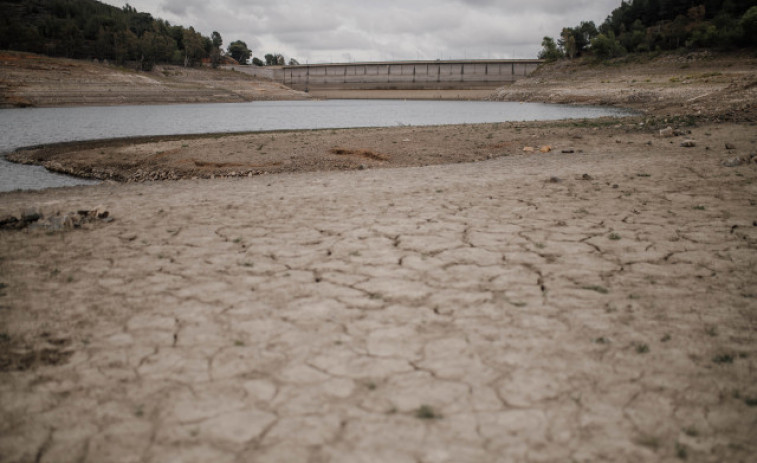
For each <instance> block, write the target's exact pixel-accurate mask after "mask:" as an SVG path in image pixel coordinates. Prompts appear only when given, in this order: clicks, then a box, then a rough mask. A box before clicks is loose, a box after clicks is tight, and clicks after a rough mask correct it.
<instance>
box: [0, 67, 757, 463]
mask: <svg viewBox="0 0 757 463" xmlns="http://www.w3.org/2000/svg"><path fill="white" fill-rule="evenodd" d="M542 78H543V77H542ZM743 95H744V97H743V98H742V101H748V98H751V96H750V95H752V94H751V93H749V92H747V91H744V92H743ZM750 111H751V110H750V109H749V108H747V109H746V110H745V109H743V108H741V109H740V107H736V106H729V107H728V108H726V109H725V110H724V111H714V112H711V113H708V114H705V115H700V116H699V118H691V117H690V116H691V114H688V113H686V112H683V113H676V111H675V110H671V114H672V115H671V116H669V117H668V119H669V120H668V122H667V123H666V122H665V120H664V119H665V116H662V115H655V114H653V115H648V116H642V117H637V118H632V119H628V120H622V121H588V122H582V121H577V122H570V121H567V122H554V123H544V124H499V125H481V126H452V127H418V128H393V129H361V130H352V131H348V130H337V131H334V132H333V133H332V132H331V131H319V132H301V133H275V134H262V135H250V134H246V135H230V136H227V137H221V138H217V139H216V138H213V137H205V138H203V137H200V138H187V139H185V140H177V139H173V140H171V139H162V140H145V141H143V142H138V143H137V142H135V143H123V142H116V143H114V144H113V146H112V147H110V148H108V147H102V148H99V147H98V148H93V150H99V149H102V150H104V151H105V152H106V153H108V150H111V149H112V150H113V153H118V154H117V155H114V156H113V157H112V158H111V159H112V160H114V159H117V158H120V157H125V154H128V153H136V154H134V156H144V155H145V153H147V154H148V155H155V154H157V152H158V151H163V153H164V154H168V156H173V155H174V154H173V153H172V152H171V151H172V150H173V149H178V151H177V153H184V151H186V152H187V153H193V154H191V155H190V154H187V153H184V154H182V156H185V157H184V158H182V159H195V160H197V161H199V162H201V163H208V164H213V163H221V162H232V161H233V162H236V163H243V162H251V160H252V159H255V160H257V159H258V158H256V157H253V156H258V155H259V156H261V159H263V158H262V157H263V156H269V157H270V160H266V161H265V162H266V163H274V162H279V161H280V162H282V163H283V162H285V161H291V164H290V165H289V169H288V170H287V169H282V171H280V172H281V173H279V174H277V175H264V174H261V175H254V173H253V175H252V176H251V177H250V176H244V177H242V176H237V177H232V178H219V177H221V176H224V175H230V174H231V172H229V173H228V174H224V173H223V172H225V171H224V170H223V169H226V168H229V169H231V168H232V166H222V167H211V168H212V169H221V170H220V171H215V170H213V171H212V172H214V173H213V175H216V174H215V172H217V173H218V175H217V176H216V178H215V179H191V178H184V179H181V180H178V181H162V182H145V183H128V184H127V183H117V182H111V181H109V182H105V183H103V184H101V185H98V186H94V187H76V188H66V189H55V190H47V191H40V192H12V193H2V194H0V217H2V216H4V215H6V214H15V215H18V214H20V213H21V212H22V211H24V210H27V211H28V210H30V209H31V210H32V211H36V212H39V213H41V215H43V216H45V217H50V216H52V215H54V214H55V213H57V212H61V211H64V212H65V211H77V210H97V211H105V210H107V211H108V213H109V215H108V218H109V219H113V220H112V221H107V222H106V221H97V222H91V223H84V224H82V225H81V226H80V227H79V228H74V229H64V231H50V230H45V229H37V230H33V229H29V228H27V229H24V230H20V231H19V230H13V231H11V230H0V370H1V371H0V417H2V420H1V421H0V423H1V424H0V461H9V462H10V461H13V462H16V461H41V462H66V461H86V462H100V461H124V462H127V461H149V462H163V461H185V462H195V461H196V462H205V461H218V462H226V461H228V462H243V461H244V462H266V461H275V462H279V461H314V462H316V461H333V462H341V461H344V462H355V461H397V462H405V461H407V462H445V461H449V462H453V461H454V462H479V461H501V462H510V461H587V462H589V461H622V462H624V461H627V462H637V461H671V462H672V461H681V460H683V459H686V461H704V462H720V461H735V462H738V461H743V462H746V461H749V460H750V459H751V458H752V457H753V455H754V454H755V453H757V439H755V436H757V424H756V423H757V407H756V406H757V386H756V385H757V381H756V379H757V378H756V376H755V371H756V367H757V363H756V362H757V343H756V342H755V340H756V339H755V338H756V336H757V292H756V291H755V288H757V164H755V163H754V161H753V160H752V161H749V159H750V154H751V153H753V152H754V151H755V149H756V147H757V130H755V125H754V124H753V123H751V122H749V121H748V119H749V118H750V117H752V113H751V112H750ZM719 120H720V122H718V121H719ZM723 120H726V122H723ZM734 120H737V121H740V122H734ZM685 122H686V123H685ZM641 123H643V124H644V125H639V124H641ZM668 123H670V124H671V125H674V126H675V128H676V129H678V130H679V131H680V132H679V133H682V135H681V136H677V137H669V138H663V137H660V136H659V129H660V128H662V127H663V126H665V125H666V124H668ZM688 131H690V133H687V132H688ZM271 137H273V139H272V140H271ZM405 140H409V141H405ZM684 140H693V141H694V146H691V147H683V146H681V144H682V142H683V141H684ZM264 141H266V143H265V144H264V146H263V147H262V148H260V149H258V146H259V145H260V144H263V142H264ZM185 144H186V145H189V146H187V147H184V146H183V145H185ZM726 145H727V146H726ZM246 146H250V148H243V147H246ZM526 146H528V147H533V148H534V151H533V152H530V151H528V152H524V151H523V148H524V147H526ZM544 146H551V148H552V149H551V151H549V152H547V153H541V152H539V149H540V148H541V147H544ZM189 148H192V149H191V150H189ZM232 148H233V149H232ZM424 149H425V151H424ZM240 150H241V151H242V153H238V151H240ZM248 150H249V151H248ZM300 150H303V151H300ZM307 150H312V151H307ZM85 151H86V150H85ZM263 151H265V153H266V154H265V155H264V154H263V153H262V152H263ZM545 151H546V150H545ZM563 151H573V152H572V153H570V152H566V153H563ZM70 153H71V154H70V156H71V157H72V158H73V157H75V156H78V155H79V154H76V153H75V152H70ZM140 153H141V154H140ZM258 153H259V154H258ZM308 153H310V154H308ZM313 153H318V156H314V155H313ZM230 156H237V157H231V158H230ZM418 156H420V157H421V158H422V161H421V162H418V161H417V160H415V158H416V157H418ZM437 156H438V157H439V158H441V159H442V161H439V162H444V163H445V164H443V165H442V164H438V163H437V162H434V161H433V160H434V158H435V157H437ZM487 157H488V158H489V159H487ZM177 159H179V158H177ZM265 159H268V158H265ZM473 160H477V161H478V162H469V161H473ZM740 160H741V161H740ZM58 161H59V162H61V163H62V164H63V163H64V160H60V159H58ZM724 161H726V164H728V165H735V167H726V166H725V165H723V162H724ZM77 162H78V161H77ZM256 162H257V161H256ZM420 164H424V165H425V164H438V165H426V166H424V167H407V166H418V165H420ZM72 165H73V164H72ZM361 165H362V166H363V169H360V166H361ZM381 166H383V167H386V168H382V169H378V168H374V167H381ZM83 167H84V165H83V164H82V168H83ZM102 167H103V168H105V167H107V164H103V165H102ZM274 167H275V166H274ZM174 168H175V167H174ZM233 169H235V170H240V169H241V166H234V167H233ZM256 169H258V168H257V167H256ZM259 169H262V170H263V171H265V172H269V173H273V172H279V171H277V170H275V169H274V168H273V167H268V166H266V167H264V168H259ZM339 169H348V170H341V171H340V170H339ZM294 170H298V172H293V171H294ZM147 171H148V172H151V171H150V170H147ZM247 175H249V173H248V174H247ZM188 176H189V174H188V175H187V176H186V177H188ZM192 176H201V175H199V174H198V173H192Z"/></svg>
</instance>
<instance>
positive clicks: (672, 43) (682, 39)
mask: <svg viewBox="0 0 757 463" xmlns="http://www.w3.org/2000/svg"><path fill="white" fill-rule="evenodd" d="M755 46H757V6H754V0H694V1H691V0H688V1H687V0H630V1H623V2H622V3H621V5H620V7H618V8H616V9H615V10H613V11H612V13H610V15H609V16H608V17H607V19H605V21H604V22H603V23H602V24H601V25H600V26H599V27H597V26H596V25H595V24H594V22H593V21H584V22H581V23H580V24H579V25H577V26H575V27H566V28H563V30H562V32H561V33H560V36H559V38H558V39H557V41H555V39H554V38H552V37H544V40H543V41H542V50H541V52H540V53H539V58H541V59H546V60H557V59H561V58H569V59H573V58H576V57H579V56H582V55H584V54H593V55H594V56H596V57H597V58H600V59H609V58H615V57H619V56H623V55H625V54H627V53H643V52H651V51H663V50H676V49H679V48H688V49H696V48H719V49H723V50H733V49H740V48H746V47H755Z"/></svg>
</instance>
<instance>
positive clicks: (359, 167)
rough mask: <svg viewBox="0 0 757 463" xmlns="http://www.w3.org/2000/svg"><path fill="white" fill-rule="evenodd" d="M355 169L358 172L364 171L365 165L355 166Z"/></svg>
mask: <svg viewBox="0 0 757 463" xmlns="http://www.w3.org/2000/svg"><path fill="white" fill-rule="evenodd" d="M357 168H358V169H359V170H365V164H360V165H359V166H357Z"/></svg>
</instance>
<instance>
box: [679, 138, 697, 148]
mask: <svg viewBox="0 0 757 463" xmlns="http://www.w3.org/2000/svg"><path fill="white" fill-rule="evenodd" d="M695 146H697V142H695V141H694V140H684V141H682V142H681V147H683V148H693V147H695Z"/></svg>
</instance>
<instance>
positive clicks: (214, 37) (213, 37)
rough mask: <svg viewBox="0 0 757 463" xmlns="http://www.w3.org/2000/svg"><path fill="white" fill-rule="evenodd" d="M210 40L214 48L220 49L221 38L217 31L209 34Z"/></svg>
mask: <svg viewBox="0 0 757 463" xmlns="http://www.w3.org/2000/svg"><path fill="white" fill-rule="evenodd" d="M210 40H211V41H212V42H213V46H214V47H216V48H221V45H223V39H222V38H221V34H219V33H218V31H213V33H212V34H210Z"/></svg>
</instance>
